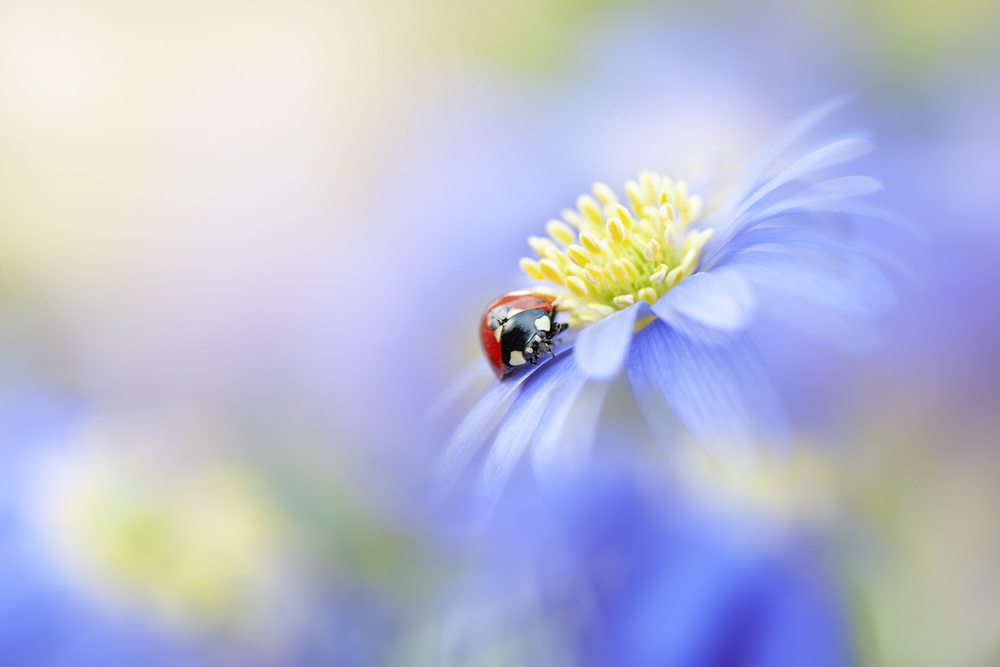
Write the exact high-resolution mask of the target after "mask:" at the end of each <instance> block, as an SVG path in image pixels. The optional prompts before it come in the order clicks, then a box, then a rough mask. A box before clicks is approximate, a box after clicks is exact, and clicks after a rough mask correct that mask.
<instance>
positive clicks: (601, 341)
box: [573, 301, 649, 381]
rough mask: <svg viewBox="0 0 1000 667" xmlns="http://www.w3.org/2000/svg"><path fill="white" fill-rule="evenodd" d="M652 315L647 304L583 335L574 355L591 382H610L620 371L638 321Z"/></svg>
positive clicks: (601, 322)
mask: <svg viewBox="0 0 1000 667" xmlns="http://www.w3.org/2000/svg"><path fill="white" fill-rule="evenodd" d="M648 313H649V306H648V305H647V304H646V302H645V301H640V302H639V303H635V304H632V305H631V306H629V307H628V308H626V309H625V310H621V311H618V312H617V313H612V314H611V315H608V316H607V317H605V318H604V319H603V320H599V321H597V322H594V323H593V324H591V325H590V326H588V327H587V328H586V329H584V330H583V331H581V332H580V335H579V336H578V337H577V339H576V349H575V351H574V354H573V356H574V357H575V358H576V363H577V365H578V366H579V367H580V370H581V371H583V374H584V375H586V376H587V377H588V378H590V379H591V380H600V381H606V380H610V379H612V378H613V377H615V376H616V375H618V371H619V370H621V367H622V363H623V361H624V359H625V351H626V350H627V349H628V345H629V341H631V340H632V334H633V333H634V332H635V320H636V318H637V317H638V316H639V315H640V314H643V315H646V314H648Z"/></svg>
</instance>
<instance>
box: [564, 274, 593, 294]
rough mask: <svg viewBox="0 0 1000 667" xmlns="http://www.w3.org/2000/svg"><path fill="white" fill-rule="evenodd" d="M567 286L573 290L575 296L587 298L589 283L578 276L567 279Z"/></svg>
mask: <svg viewBox="0 0 1000 667" xmlns="http://www.w3.org/2000/svg"><path fill="white" fill-rule="evenodd" d="M566 286H567V287H569V288H570V289H571V290H573V294H576V295H577V296H579V297H585V296H587V292H588V291H589V290H588V289H587V283H585V282H584V281H582V280H580V279H579V278H577V277H576V276H570V277H569V278H567V279H566Z"/></svg>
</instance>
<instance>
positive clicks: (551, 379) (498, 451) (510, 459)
mask: <svg viewBox="0 0 1000 667" xmlns="http://www.w3.org/2000/svg"><path fill="white" fill-rule="evenodd" d="M570 356H571V355H563V356H561V357H559V358H558V359H556V360H555V361H553V362H551V363H549V364H546V365H545V367H544V368H540V369H539V370H538V371H537V372H535V373H533V374H532V378H531V381H530V382H529V383H528V384H527V386H526V387H525V388H524V391H522V392H521V394H520V395H519V396H518V397H517V398H516V399H515V400H514V405H513V406H511V409H510V410H509V411H508V413H507V416H506V417H505V418H504V420H503V423H502V424H501V425H500V429H499V430H498V431H497V435H496V438H495V439H494V441H493V447H492V448H491V449H490V453H489V455H488V456H487V458H486V466H485V467H484V469H483V476H482V480H481V482H480V486H479V496H480V499H481V500H482V501H483V506H484V509H489V508H491V507H492V506H493V504H494V503H495V502H496V501H497V499H498V498H499V497H500V492H501V490H503V486H504V483H505V482H506V481H507V478H508V477H510V474H511V472H512V471H513V470H514V466H515V465H516V464H517V461H518V459H520V457H521V453H522V452H523V451H524V448H525V447H526V446H527V445H528V443H529V442H531V438H532V436H533V435H534V433H535V429H537V428H538V424H539V423H540V422H541V420H542V415H543V414H545V410H546V408H547V407H548V404H549V401H550V400H551V399H552V396H553V395H554V394H555V393H556V392H557V391H558V390H560V388H561V387H562V386H563V385H564V384H565V382H566V380H567V378H568V377H569V376H570V374H571V372H573V371H574V370H575V369H574V365H573V362H572V360H571V359H570V358H569V357H570Z"/></svg>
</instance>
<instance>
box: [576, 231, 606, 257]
mask: <svg viewBox="0 0 1000 667" xmlns="http://www.w3.org/2000/svg"><path fill="white" fill-rule="evenodd" d="M580 245H582V246H583V247H584V248H586V249H587V252H589V253H590V254H591V255H594V256H595V257H600V256H601V255H603V254H604V249H603V248H601V242H600V239H598V238H597V237H596V236H594V235H593V234H591V233H590V232H580Z"/></svg>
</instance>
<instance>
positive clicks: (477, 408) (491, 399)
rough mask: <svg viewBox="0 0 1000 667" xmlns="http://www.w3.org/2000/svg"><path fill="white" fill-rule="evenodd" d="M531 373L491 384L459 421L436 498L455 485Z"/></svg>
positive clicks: (441, 467) (443, 461)
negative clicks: (459, 475)
mask: <svg viewBox="0 0 1000 667" xmlns="http://www.w3.org/2000/svg"><path fill="white" fill-rule="evenodd" d="M546 365H547V364H546ZM544 369H545V366H542V367H541V368H538V369H537V370H536V372H542V371H544ZM532 375H533V373H519V374H517V375H515V376H513V377H510V378H507V379H506V380H502V381H497V382H494V383H493V384H491V385H490V386H489V388H488V389H487V390H486V393H484V394H483V396H482V398H480V399H479V401H478V402H477V403H476V404H475V405H474V406H473V407H472V409H471V410H470V411H469V413H468V414H467V415H466V416H465V419H463V420H462V422H461V423H460V424H459V425H458V428H457V429H455V433H454V434H453V435H452V436H451V440H450V441H449V442H448V447H447V449H445V452H444V456H443V457H442V459H441V463H440V464H439V466H438V475H437V480H436V483H435V494H436V496H437V500H439V501H440V500H441V499H442V498H443V497H444V496H445V495H446V494H447V493H448V492H449V491H450V490H451V488H452V487H453V486H454V485H455V481H456V480H457V479H458V474H459V473H460V472H461V471H462V469H463V468H465V466H466V465H467V464H468V462H469V459H470V458H471V457H472V455H473V454H474V453H475V451H476V449H477V448H478V447H479V446H480V445H482V444H483V442H484V441H485V439H486V436H487V434H489V432H490V431H491V430H493V428H495V427H496V425H497V423H498V422H499V421H500V418H501V417H502V416H503V414H504V411H505V409H506V406H507V405H508V404H509V402H510V401H511V399H512V397H513V396H515V395H516V394H517V392H518V391H520V390H521V385H522V383H524V381H525V380H527V379H528V378H529V377H531V376H532Z"/></svg>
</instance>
